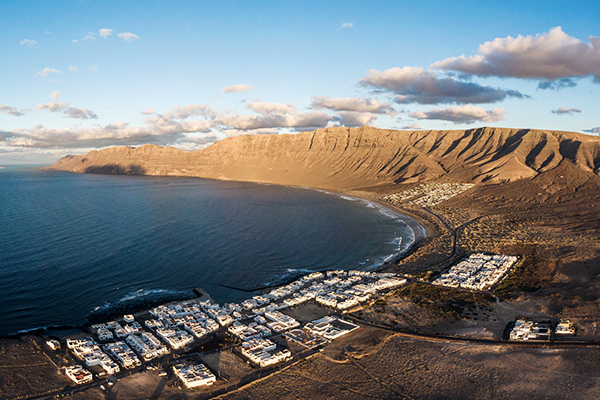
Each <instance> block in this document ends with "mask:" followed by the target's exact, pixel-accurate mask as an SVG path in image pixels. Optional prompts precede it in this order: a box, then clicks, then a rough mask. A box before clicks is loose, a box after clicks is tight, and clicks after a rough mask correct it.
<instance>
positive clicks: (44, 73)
mask: <svg viewBox="0 0 600 400" xmlns="http://www.w3.org/2000/svg"><path fill="white" fill-rule="evenodd" d="M50 74H62V72H60V71H59V70H57V69H54V68H48V67H46V68H44V69H43V70H41V71H38V72H36V73H35V75H37V76H43V77H45V78H47V77H49V76H50Z"/></svg>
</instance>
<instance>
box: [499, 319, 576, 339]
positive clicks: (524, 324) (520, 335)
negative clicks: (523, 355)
mask: <svg viewBox="0 0 600 400" xmlns="http://www.w3.org/2000/svg"><path fill="white" fill-rule="evenodd" d="M554 332H555V333H556V334H557V335H560V336H563V335H573V334H575V327H574V326H573V325H572V324H571V321H569V320H568V319H566V320H560V321H559V323H558V325H557V326H556V329H555V331H554ZM551 334H552V324H551V323H549V322H544V323H540V322H535V321H533V320H530V319H526V318H519V319H517V320H516V321H515V325H514V327H513V328H512V329H511V331H510V336H509V339H510V340H549V339H550V335H551Z"/></svg>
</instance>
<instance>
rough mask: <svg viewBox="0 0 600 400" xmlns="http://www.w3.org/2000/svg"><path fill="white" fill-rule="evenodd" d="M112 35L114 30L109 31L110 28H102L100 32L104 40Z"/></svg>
mask: <svg viewBox="0 0 600 400" xmlns="http://www.w3.org/2000/svg"><path fill="white" fill-rule="evenodd" d="M112 34H113V30H112V29H108V28H102V29H100V30H99V31H98V35H100V37H103V38H107V37H109V36H110V35H112Z"/></svg>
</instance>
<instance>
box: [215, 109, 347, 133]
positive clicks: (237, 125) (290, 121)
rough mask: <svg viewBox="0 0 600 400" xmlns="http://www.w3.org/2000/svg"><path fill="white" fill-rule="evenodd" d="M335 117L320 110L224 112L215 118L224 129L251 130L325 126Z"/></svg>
mask: <svg viewBox="0 0 600 400" xmlns="http://www.w3.org/2000/svg"><path fill="white" fill-rule="evenodd" d="M335 120H336V118H335V117H334V116H332V115H329V114H327V113H324V112H321V111H311V112H307V113H298V114H296V113H294V114H261V115H239V114H226V115H221V116H219V117H217V118H215V123H217V124H218V125H221V126H222V127H223V128H224V129H238V130H253V129H262V128H307V127H315V126H318V127H325V126H327V125H328V124H329V123H330V122H332V121H335Z"/></svg>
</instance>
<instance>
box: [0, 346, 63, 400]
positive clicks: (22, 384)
mask: <svg viewBox="0 0 600 400" xmlns="http://www.w3.org/2000/svg"><path fill="white" fill-rule="evenodd" d="M34 339H37V338H33V337H29V336H25V337H23V338H22V339H20V340H19V339H5V340H1V341H0V399H12V398H16V397H19V396H31V395H35V394H44V393H48V392H51V391H53V390H56V389H61V388H63V387H64V386H65V385H67V384H68V383H69V382H70V380H69V379H68V378H67V377H66V375H64V374H61V373H60V372H59V370H58V367H57V366H56V365H55V364H54V363H53V362H52V361H51V360H50V359H49V358H48V357H47V356H46V355H45V354H44V353H43V352H42V351H41V349H40V347H39V345H38V343H37V342H36V340H34Z"/></svg>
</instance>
